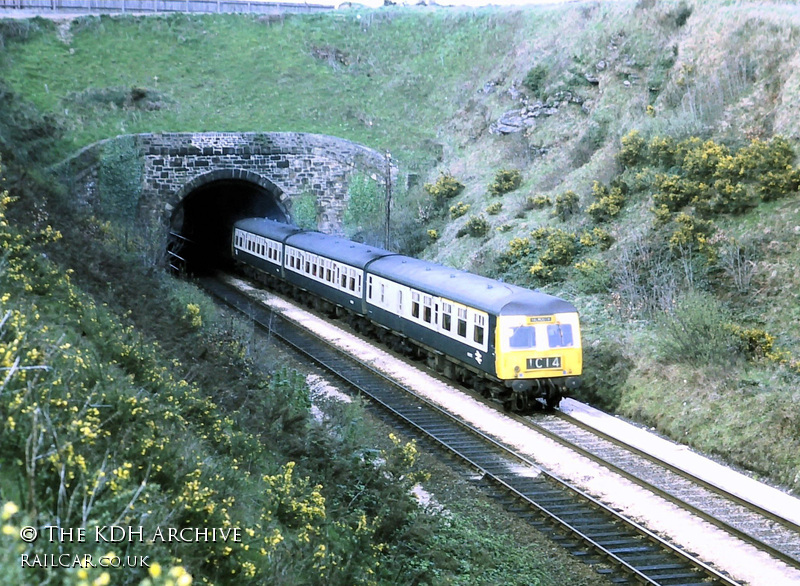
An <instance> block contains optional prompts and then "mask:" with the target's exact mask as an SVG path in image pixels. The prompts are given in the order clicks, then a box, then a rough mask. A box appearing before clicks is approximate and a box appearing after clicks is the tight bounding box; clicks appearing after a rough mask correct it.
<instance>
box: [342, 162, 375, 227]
mask: <svg viewBox="0 0 800 586" xmlns="http://www.w3.org/2000/svg"><path fill="white" fill-rule="evenodd" d="M347 192H348V198H347V207H346V208H345V210H344V214H343V215H342V225H343V226H344V231H345V234H347V236H348V237H349V238H356V237H357V238H361V239H363V240H365V241H377V242H380V241H381V240H382V239H383V235H384V229H385V225H384V222H385V216H384V213H385V206H384V204H385V194H384V191H383V189H382V188H381V186H380V185H379V184H378V182H377V181H375V180H374V179H372V178H371V177H369V176H367V175H362V174H356V175H354V176H353V177H352V178H351V179H350V185H349V186H348V188H347Z"/></svg>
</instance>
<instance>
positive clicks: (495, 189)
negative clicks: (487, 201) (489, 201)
mask: <svg viewBox="0 0 800 586" xmlns="http://www.w3.org/2000/svg"><path fill="white" fill-rule="evenodd" d="M520 183H522V174H521V173H520V172H519V170H518V169H500V170H499V171H498V172H497V173H496V174H495V176H494V181H492V182H491V183H490V184H489V193H491V194H492V195H503V194H504V193H508V192H509V191H514V190H515V189H516V188H517V187H519V186H520Z"/></svg>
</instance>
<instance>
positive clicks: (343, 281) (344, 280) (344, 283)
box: [342, 273, 347, 289]
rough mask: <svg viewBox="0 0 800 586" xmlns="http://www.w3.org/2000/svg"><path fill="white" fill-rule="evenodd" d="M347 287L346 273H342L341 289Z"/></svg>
mask: <svg viewBox="0 0 800 586" xmlns="http://www.w3.org/2000/svg"><path fill="white" fill-rule="evenodd" d="M346 287H347V274H346V273H342V289H344V288H346Z"/></svg>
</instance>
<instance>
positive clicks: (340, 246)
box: [286, 232, 396, 269]
mask: <svg viewBox="0 0 800 586" xmlns="http://www.w3.org/2000/svg"><path fill="white" fill-rule="evenodd" d="M286 244H287V245H289V246H295V247H297V248H300V249H302V250H307V251H308V252H311V253H313V254H319V255H321V256H324V257H326V258H330V259H333V260H335V261H338V262H342V263H345V264H347V265H350V266H351V267H356V268H359V269H363V268H364V267H365V266H366V265H367V264H368V263H369V262H370V261H372V260H375V259H376V258H383V257H386V256H395V255H396V253H394V252H390V251H388V250H384V249H383V248H379V247H377V246H367V245H366V244H360V243H358V242H353V241H351V240H348V239H347V238H343V237H341V236H331V235H330V234H323V233H322V232H299V233H297V234H293V235H292V236H290V237H289V238H287V239H286Z"/></svg>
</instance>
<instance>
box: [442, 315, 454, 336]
mask: <svg viewBox="0 0 800 586" xmlns="http://www.w3.org/2000/svg"><path fill="white" fill-rule="evenodd" d="M451 327H453V322H452V319H451V317H450V314H449V313H443V314H442V329H445V330H447V331H448V332H449V331H450V328H451Z"/></svg>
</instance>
